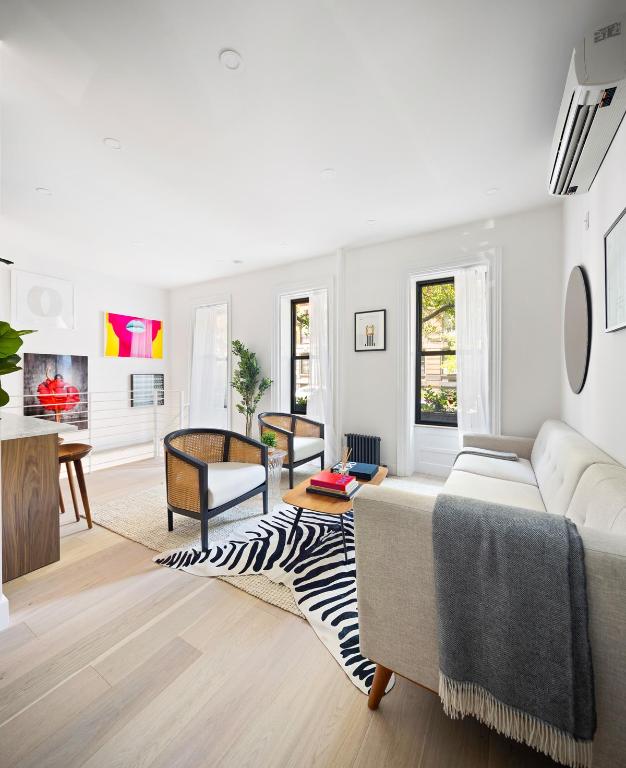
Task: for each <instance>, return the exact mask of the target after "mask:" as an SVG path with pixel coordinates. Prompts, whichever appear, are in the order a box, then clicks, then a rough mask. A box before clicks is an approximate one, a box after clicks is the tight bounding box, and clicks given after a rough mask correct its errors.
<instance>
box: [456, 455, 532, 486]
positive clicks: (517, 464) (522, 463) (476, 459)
mask: <svg viewBox="0 0 626 768" xmlns="http://www.w3.org/2000/svg"><path fill="white" fill-rule="evenodd" d="M454 469H458V470H460V471H462V472H473V473H474V474H475V475H485V476H486V477H497V478H499V479H500V480H513V482H516V483H526V484H527V485H537V479H536V477H535V473H534V472H533V468H532V466H531V463H530V461H528V459H518V460H517V461H505V460H504V459H492V458H490V457H489V456H475V455H473V454H471V453H462V454H461V455H460V456H459V457H458V458H457V460H456V461H455V462H454Z"/></svg>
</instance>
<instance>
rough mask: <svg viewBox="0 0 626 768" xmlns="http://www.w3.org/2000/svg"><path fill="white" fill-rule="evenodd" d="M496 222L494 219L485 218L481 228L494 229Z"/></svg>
mask: <svg viewBox="0 0 626 768" xmlns="http://www.w3.org/2000/svg"><path fill="white" fill-rule="evenodd" d="M495 227H496V222H495V221H494V219H487V221H486V222H485V223H484V224H483V229H495Z"/></svg>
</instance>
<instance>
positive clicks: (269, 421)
mask: <svg viewBox="0 0 626 768" xmlns="http://www.w3.org/2000/svg"><path fill="white" fill-rule="evenodd" d="M258 419H259V434H260V435H263V433H264V432H275V433H276V441H277V446H276V447H277V448H280V449H281V450H282V451H286V452H287V455H286V456H285V458H284V459H283V467H285V468H286V469H288V470H289V487H290V488H293V470H294V469H295V467H299V466H300V465H302V464H308V463H309V462H310V461H313V460H314V459H319V460H320V464H321V467H322V469H324V451H320V452H319V453H315V454H313V455H312V456H307V458H305V459H300V460H299V461H295V459H294V446H293V439H294V437H321V438H322V440H323V439H324V425H323V424H322V423H321V422H319V421H313V419H307V418H305V417H304V416H298V415H297V414H295V413H280V412H278V411H266V412H265V413H260V414H259V416H258ZM274 422H275V423H274Z"/></svg>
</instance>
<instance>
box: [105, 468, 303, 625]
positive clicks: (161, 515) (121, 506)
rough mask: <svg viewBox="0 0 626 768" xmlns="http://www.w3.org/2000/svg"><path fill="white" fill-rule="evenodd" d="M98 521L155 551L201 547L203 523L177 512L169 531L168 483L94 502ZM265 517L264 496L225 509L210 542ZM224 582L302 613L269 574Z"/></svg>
mask: <svg viewBox="0 0 626 768" xmlns="http://www.w3.org/2000/svg"><path fill="white" fill-rule="evenodd" d="M91 512H92V516H93V520H94V522H95V523H97V524H98V525H101V526H102V527H103V528H108V529H109V530H110V531H113V532H114V533H118V534H119V535H120V536H124V538H126V539H131V540H132V541H136V542H138V543H139V544H143V545H144V546H145V547H148V549H152V550H154V551H155V552H165V551H167V550H170V549H180V548H181V547H191V546H195V547H200V522H199V521H198V520H192V519H191V518H188V517H183V516H182V515H174V530H173V531H172V532H170V531H168V530H167V506H166V503H165V484H164V483H163V484H161V485H157V486H155V487H153V488H147V489H146V490H144V491H140V492H138V493H135V494H132V495H129V496H125V497H123V498H121V499H116V500H115V501H109V502H107V503H105V504H100V505H94V506H93V507H92V510H91ZM261 516H262V506H261V497H260V496H259V498H258V499H250V500H249V501H247V502H244V503H243V504H240V505H239V506H237V507H233V508H232V509H229V510H228V511H226V512H222V513H221V514H220V515H218V516H217V517H216V518H214V519H213V520H211V521H210V523H209V541H211V539H213V540H221V539H225V538H228V536H229V535H230V534H231V533H233V532H234V531H235V529H236V527H237V526H238V525H239V524H241V522H242V520H251V521H256V520H257V519H258V518H259V517H261ZM217 578H219V579H221V580H222V581H227V582H228V583H229V584H232V585H233V586H235V587H237V588H238V589H242V590H243V591H244V592H248V593H249V594H250V595H254V596H255V597H258V598H259V599H260V600H264V601H265V602H266V603H271V604H272V605H275V606H277V607H278V608H282V609H283V610H284V611H289V612H290V613H293V614H295V615H296V616H302V612H301V611H300V609H299V608H298V606H297V605H296V602H295V600H294V599H293V596H292V594H291V591H290V589H289V587H286V586H285V585H284V584H275V583H274V582H273V581H270V580H269V579H268V578H267V577H266V576H263V575H260V574H258V575H257V574H255V575H253V576H218V577H217Z"/></svg>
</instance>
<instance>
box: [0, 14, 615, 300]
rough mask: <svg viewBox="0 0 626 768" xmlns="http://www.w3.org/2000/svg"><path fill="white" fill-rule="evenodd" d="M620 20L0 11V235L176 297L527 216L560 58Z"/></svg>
mask: <svg viewBox="0 0 626 768" xmlns="http://www.w3.org/2000/svg"><path fill="white" fill-rule="evenodd" d="M623 5H624V3H623V0H622V1H621V2H620V1H619V0H518V2H514V1H513V0H437V1H436V2H433V0H411V1H409V0H221V1H220V0H175V1H172V0H107V1H106V2H103V0H55V1H54V2H51V0H30V1H26V0H1V2H0V6H1V9H0V22H1V27H0V29H1V30H2V38H3V40H4V43H3V45H2V46H1V48H2V70H3V71H2V76H3V100H4V104H3V126H2V131H3V136H2V144H3V146H2V205H3V220H4V223H5V225H6V226H8V227H9V228H10V229H11V231H12V232H13V234H14V236H15V233H18V234H17V236H18V237H19V238H21V240H22V243H23V244H24V246H25V247H27V248H28V249H30V250H32V251H39V252H41V253H45V254H48V255H49V256H50V257H51V258H54V259H62V260H64V261H68V262H71V263H75V264H88V265H89V266H90V267H92V268H95V269H98V270H101V271H103V272H107V273H112V274H119V275H125V276H126V277H128V278H129V279H132V280H137V281H140V282H144V283H151V284H155V285H162V286H173V285H179V284H184V283H190V282H194V281H198V280H202V279H206V278H211V277H215V276H218V275H223V274H230V273H232V272H235V271H238V270H239V271H240V270H242V269H246V270H247V269H256V268H259V267H262V266H266V265H270V264H277V263H280V262H285V261H291V260H293V259H297V258H304V257H307V256H313V255H316V254H320V253H326V252H329V251H332V250H333V249H335V248H338V247H340V246H349V245H354V244H360V243H365V242H372V241H376V240H384V239H388V238H392V237H399V236H403V235H407V234H411V233H415V232H419V231H423V230H428V229H434V228H439V227H444V226H448V225H451V224H456V223H459V222H462V221H469V220H473V219H478V218H482V217H491V216H497V215H498V214H502V213H505V212H509V211H513V210H516V209H521V208H526V207H530V206H534V205H541V204H543V203H546V202H548V200H549V198H548V196H547V193H546V184H545V176H546V167H547V156H548V152H549V146H550V141H551V138H552V131H553V128H554V122H555V119H556V114H557V111H558V107H559V103H560V98H561V95H562V89H563V84H564V81H565V75H566V72H567V67H568V64H569V58H570V55H571V51H572V48H573V46H574V43H575V42H576V40H577V39H578V38H579V37H580V36H581V35H582V34H583V32H584V31H585V30H586V28H587V27H588V26H589V25H590V24H594V23H596V22H597V21H602V20H604V19H605V18H606V17H607V16H608V15H610V12H611V10H613V9H616V8H618V7H623ZM225 47H228V48H231V47H232V48H235V49H237V50H238V51H239V52H240V53H241V55H242V57H243V64H242V66H241V68H240V69H239V70H237V71H234V72H231V71H228V70H226V69H225V68H224V67H223V66H222V65H221V64H220V62H219V60H218V53H219V51H220V49H222V48H225ZM107 136H109V137H115V138H117V139H119V140H120V142H121V144H122V149H121V150H114V149H110V148H108V147H106V146H104V145H103V143H102V139H103V138H104V137H107ZM325 168H334V169H335V171H336V175H335V177H334V178H330V179H326V178H323V177H322V176H321V175H320V172H321V171H322V170H323V169H325ZM36 187H46V188H49V189H50V190H51V192H52V194H51V195H42V194H38V193H36V192H35V188H36ZM492 187H498V188H499V190H500V191H499V192H498V193H497V194H495V195H487V194H486V190H487V189H489V188H492ZM368 219H370V220H371V219H374V220H375V221H368ZM235 259H238V260H243V262H244V263H243V264H241V265H235V264H233V263H232V262H233V260H235Z"/></svg>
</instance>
